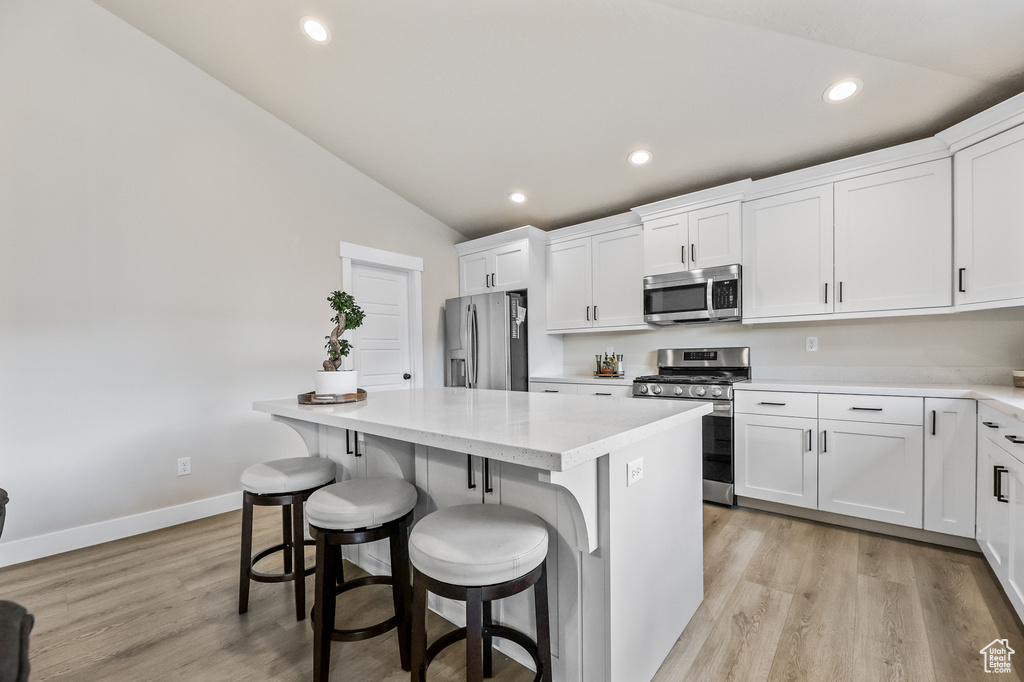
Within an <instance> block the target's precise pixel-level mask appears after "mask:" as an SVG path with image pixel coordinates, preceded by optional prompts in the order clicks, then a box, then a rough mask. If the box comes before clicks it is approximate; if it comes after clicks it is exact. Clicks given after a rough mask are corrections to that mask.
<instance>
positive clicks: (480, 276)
mask: <svg viewBox="0 0 1024 682" xmlns="http://www.w3.org/2000/svg"><path fill="white" fill-rule="evenodd" d="M529 262H530V259H529V241H528V240H526V239H522V240H517V241H514V242H511V243H509V244H503V245H501V246H495V247H492V248H490V249H487V250H485V251H477V252H474V253H467V254H464V255H460V256H459V292H460V295H462V296H472V295H474V294H483V293H488V292H491V291H513V290H517V289H526V288H527V283H528V282H527V279H528V276H529Z"/></svg>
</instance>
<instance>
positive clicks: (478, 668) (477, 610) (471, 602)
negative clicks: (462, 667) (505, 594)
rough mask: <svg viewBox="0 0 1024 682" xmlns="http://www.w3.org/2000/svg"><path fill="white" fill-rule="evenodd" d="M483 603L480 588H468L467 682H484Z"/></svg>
mask: <svg viewBox="0 0 1024 682" xmlns="http://www.w3.org/2000/svg"><path fill="white" fill-rule="evenodd" d="M483 615H484V613H483V601H482V600H481V598H480V588H478V587H469V588H466V682H483V679H484V647H483Z"/></svg>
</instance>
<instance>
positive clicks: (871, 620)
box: [0, 505, 1024, 682]
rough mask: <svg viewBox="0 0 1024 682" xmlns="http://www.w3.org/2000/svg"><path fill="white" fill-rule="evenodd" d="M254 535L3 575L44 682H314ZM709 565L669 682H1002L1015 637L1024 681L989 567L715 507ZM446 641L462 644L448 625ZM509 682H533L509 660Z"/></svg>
mask: <svg viewBox="0 0 1024 682" xmlns="http://www.w3.org/2000/svg"><path fill="white" fill-rule="evenodd" d="M256 511H257V514H256V522H255V528H256V533H255V538H254V546H257V547H262V546H266V545H269V544H273V543H274V542H276V541H277V540H276V536H277V533H279V523H280V516H279V513H278V512H277V510H276V509H262V508H257V510H256ZM240 526H241V522H240V514H239V513H238V512H234V513H229V514H222V515H219V516H215V517H211V518H209V519H203V520H201V521H196V522H193V523H188V524H183V525H181V526H176V527H173V528H167V529H164V530H160V531H156V532H153V533H147V534H145V535H140V536H137V537H134V538H127V539H125V540H119V541H117V542H112V543H107V544H104V545H99V546H96V547H90V548H86V549H82V550H78V551H75V552H69V553H67V554H62V555H59V556H55V557H48V558H46V559H40V560H38V561H34V562H30V563H27V564H21V565H19V566H12V567H8V568H4V569H0V599H10V600H13V601H17V602H19V603H21V604H23V605H25V606H26V607H27V608H28V609H29V610H30V611H31V612H32V613H33V614H34V615H35V616H36V626H35V629H34V631H33V634H32V640H31V643H32V647H31V659H32V676H31V679H32V680H33V682H42V681H44V680H73V681H75V682H79V681H81V682H90V681H93V680H95V681H97V682H98V681H101V680H103V681H106V680H128V681H132V682H148V681H150V680H154V681H161V682H163V681H168V682H169V681H171V680H200V681H205V680H209V681H211V682H221V681H224V682H232V681H234V680H309V679H310V678H311V677H312V633H311V630H310V626H309V621H308V619H307V620H306V621H303V622H301V623H299V622H296V621H295V619H294V611H293V603H292V597H291V591H290V585H288V584H253V586H252V592H251V596H250V607H249V613H248V614H245V615H242V616H240V615H238V613H237V601H236V600H237V589H238V587H237V571H238V565H237V562H238V532H239V528H240ZM704 550H705V554H704V562H705V566H704V570H705V579H704V584H705V598H704V602H703V604H701V606H700V608H699V609H698V611H697V613H696V615H695V616H694V618H693V620H692V622H691V623H690V625H689V626H688V627H687V628H686V630H685V631H684V632H683V634H682V636H681V637H680V638H679V641H678V642H677V643H676V645H675V647H674V648H673V649H672V651H671V652H670V654H669V656H668V658H667V659H666V660H665V662H664V664H663V665H662V666H661V669H660V670H659V672H658V674H657V675H656V677H655V681H656V682H683V681H687V682H689V681H690V680H709V681H714V682H717V681H718V680H738V681H746V680H812V681H813V680H822V681H829V682H832V681H833V680H851V681H860V680H864V681H872V682H873V681H875V680H936V681H940V682H945V681H946V680H986V679H988V680H991V679H993V676H991V675H986V674H985V673H984V670H983V666H982V657H981V655H980V654H979V650H980V649H981V648H982V647H983V646H985V645H986V644H988V643H989V642H991V641H992V640H993V639H996V638H997V637H998V638H1007V639H1008V640H1009V642H1010V646H1011V648H1013V649H1015V650H1016V651H1019V652H1021V653H1020V654H1018V656H1020V663H1019V664H1018V661H1017V660H1016V659H1015V660H1013V673H1012V674H1008V675H1000V676H999V677H998V679H999V680H1020V679H1022V678H1024V674H1021V672H1018V671H1024V627H1022V625H1021V623H1020V621H1019V620H1018V618H1017V617H1016V615H1015V614H1014V613H1013V611H1012V609H1011V607H1010V605H1009V602H1008V601H1007V599H1006V597H1005V596H1004V595H1003V593H1002V591H1001V590H1000V588H999V586H998V585H997V584H996V582H995V578H994V576H993V575H992V573H991V571H990V570H989V569H988V567H987V565H986V564H985V560H984V558H983V557H982V556H981V555H980V554H973V553H970V552H962V551H958V550H949V549H944V548H939V547H935V546H932V545H925V544H922V543H917V542H913V541H909V540H900V539H896V538H889V537H884V536H879V535H874V534H871V533H864V532H860V531H854V530H848V529H843V528H836V527H834V526H827V525H823V524H819V523H814V522H809V521H802V520H798V519H792V518H788V517H784V516H778V515H775V514H771V513H767V512H758V511H752V510H746V509H726V508H722V507H716V506H711V505H708V506H705V508H704ZM310 551H311V548H310ZM309 556H310V559H312V555H311V554H310V555H309ZM268 561H269V560H268ZM261 567H264V568H267V569H270V568H272V566H262V565H261ZM312 587H313V581H312V579H309V580H307V600H308V602H309V603H312ZM390 612H391V605H390V595H389V593H388V590H387V588H386V587H373V588H368V589H364V590H356V591H355V592H352V593H349V594H346V595H343V596H342V597H341V598H340V600H339V617H340V618H343V619H345V620H342V621H341V623H339V625H340V626H341V627H345V626H346V625H347V626H356V625H360V624H367V623H369V622H371V621H377V620H381V619H383V618H385V617H387V615H389V614H390ZM429 628H430V636H431V638H433V637H436V636H437V635H438V634H439V633H441V632H444V631H446V630H448V629H450V628H451V626H450V625H449V624H448V623H446V622H445V621H443V620H442V619H441V618H438V617H436V616H435V615H433V614H431V618H430V621H429ZM463 655H464V654H463V650H462V649H461V647H458V646H456V647H453V648H452V649H451V650H450V651H448V652H446V654H445V655H444V657H442V658H440V659H438V661H437V662H436V663H435V664H434V665H432V666H431V669H430V678H431V680H432V682H433V681H434V680H436V681H438V682H441V681H447V680H461V679H464V675H465V671H464V664H463ZM331 667H332V679H335V680H345V681H346V682H378V681H381V682H397V681H398V680H407V679H409V678H408V673H404V672H402V670H401V668H400V667H399V665H398V649H397V644H396V642H395V639H394V633H390V634H389V635H386V636H383V637H380V638H377V639H374V640H369V641H366V642H354V643H335V644H334V647H333V656H332V666H331ZM494 679H495V680H498V681H505V680H507V681H509V682H520V681H523V682H526V681H528V680H532V679H533V675H532V673H530V672H529V671H527V670H525V669H524V668H522V667H520V666H519V665H517V664H516V663H514V662H512V661H510V660H509V659H507V658H505V657H503V656H501V655H500V654H499V655H497V656H496V657H495V678H494Z"/></svg>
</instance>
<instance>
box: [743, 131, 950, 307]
mask: <svg viewBox="0 0 1024 682" xmlns="http://www.w3.org/2000/svg"><path fill="white" fill-rule="evenodd" d="M946 153H947V150H946V149H945V146H944V145H943V144H942V143H941V142H940V141H938V140H924V141H921V142H915V143H911V144H908V145H901V146H900V147H894V148H892V149H887V150H883V151H882V152H873V153H871V154H865V155H863V156H860V157H854V158H852V159H844V160H843V161H836V162H833V163H830V164H825V165H824V166H820V167H817V168H812V169H805V170H802V171H796V172H794V173H790V174H786V175H784V176H779V177H777V178H770V179H768V180H765V181H761V182H759V183H754V184H755V187H754V188H753V190H754V191H752V192H751V193H750V197H751V198H750V200H749V201H746V202H744V204H743V279H744V281H743V292H744V296H743V308H744V309H743V317H744V320H746V321H749V322H761V321H784V320H801V319H823V317H824V316H827V317H867V316H874V315H892V314H908V313H911V312H927V311H929V310H930V309H937V308H949V307H951V306H952V271H951V262H952V248H953V246H952V245H953V231H952V206H951V202H952V191H951V170H950V161H949V158H948V157H947V156H945V155H946ZM762 187H763V189H762Z"/></svg>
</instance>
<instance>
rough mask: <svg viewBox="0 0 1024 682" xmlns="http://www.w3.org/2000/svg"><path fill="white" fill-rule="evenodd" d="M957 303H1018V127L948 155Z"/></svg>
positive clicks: (1021, 198) (1023, 227) (1022, 146)
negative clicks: (951, 159)
mask: <svg viewBox="0 0 1024 682" xmlns="http://www.w3.org/2000/svg"><path fill="white" fill-rule="evenodd" d="M953 174H954V182H955V187H954V207H955V224H956V237H955V241H956V264H955V267H956V270H957V277H956V281H955V282H954V284H956V285H957V293H956V302H957V303H986V302H992V301H1004V300H1010V299H1017V298H1024V266H1022V264H1021V254H1024V191H1022V189H1021V188H1024V125H1022V126H1018V127H1016V128H1013V129H1011V130H1008V131H1006V132H1005V133H1002V134H1001V135H996V136H995V137H991V138H989V139H987V140H984V141H983V142H979V143H978V144H976V145H974V146H971V147H968V148H967V149H964V150H962V151H960V152H957V154H956V155H955V156H954V160H953Z"/></svg>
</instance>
